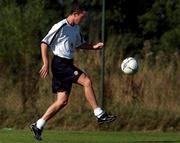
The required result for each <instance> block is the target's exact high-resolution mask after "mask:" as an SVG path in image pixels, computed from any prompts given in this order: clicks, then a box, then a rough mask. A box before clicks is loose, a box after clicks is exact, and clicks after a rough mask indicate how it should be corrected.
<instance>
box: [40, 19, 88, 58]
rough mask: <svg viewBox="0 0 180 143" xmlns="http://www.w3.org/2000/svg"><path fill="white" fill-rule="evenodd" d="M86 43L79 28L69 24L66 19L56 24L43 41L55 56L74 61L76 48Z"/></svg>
mask: <svg viewBox="0 0 180 143" xmlns="http://www.w3.org/2000/svg"><path fill="white" fill-rule="evenodd" d="M84 42H85V41H84V39H83V37H82V36H81V34H80V28H79V26H78V25H73V26H72V25H70V24H68V22H67V20H66V19H63V20H62V21H60V22H58V23H56V24H55V25H54V26H53V27H52V28H51V30H50V31H49V32H48V34H47V35H46V36H45V37H44V39H43V40H42V43H46V44H47V45H48V46H49V47H50V48H51V50H52V52H53V54H54V55H56V56H59V57H62V58H67V59H72V58H73V55H74V50H75V48H77V47H79V46H80V45H81V44H83V43H84Z"/></svg>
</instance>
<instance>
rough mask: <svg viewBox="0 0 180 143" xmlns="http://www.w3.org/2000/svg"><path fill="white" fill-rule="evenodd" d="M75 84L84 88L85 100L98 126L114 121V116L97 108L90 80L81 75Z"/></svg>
mask: <svg viewBox="0 0 180 143" xmlns="http://www.w3.org/2000/svg"><path fill="white" fill-rule="evenodd" d="M77 83H78V84H80V85H82V86H83V87H84V92H85V96H86V99H87V100H88V102H89V104H90V105H91V107H92V109H93V110H94V115H95V116H96V117H97V122H98V124H101V123H105V122H111V121H114V120H115V118H116V117H115V116H110V115H108V114H107V113H106V112H104V111H103V110H102V109H101V108H100V107H99V106H98V104H97V100H96V97H95V94H94V90H93V86H92V82H91V80H90V78H89V77H88V76H87V75H85V74H84V73H83V74H81V76H80V77H79V78H78V80H77Z"/></svg>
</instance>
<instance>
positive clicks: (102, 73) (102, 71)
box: [100, 0, 105, 108]
mask: <svg viewBox="0 0 180 143" xmlns="http://www.w3.org/2000/svg"><path fill="white" fill-rule="evenodd" d="M104 26H105V0H102V24H101V40H102V42H103V43H104ZM104 51H105V49H104V48H103V49H101V51H100V64H101V65H100V68H101V69H100V70H101V75H100V105H101V107H102V108H103V104H104Z"/></svg>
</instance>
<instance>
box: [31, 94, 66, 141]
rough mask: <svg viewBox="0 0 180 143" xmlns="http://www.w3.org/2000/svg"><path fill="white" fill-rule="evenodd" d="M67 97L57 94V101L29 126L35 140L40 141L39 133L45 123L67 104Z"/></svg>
mask: <svg viewBox="0 0 180 143" xmlns="http://www.w3.org/2000/svg"><path fill="white" fill-rule="evenodd" d="M68 97H69V95H68V94H67V92H58V93H57V100H56V101H55V102H54V103H53V104H52V105H51V106H49V108H48V109H47V111H46V112H45V114H44V115H43V116H42V117H41V118H40V119H39V120H38V121H37V122H36V123H34V124H32V125H31V129H32V130H33V132H34V134H35V138H36V139H37V140H41V139H42V138H41V133H42V130H43V127H44V125H45V123H46V122H47V121H48V120H49V119H51V118H52V117H53V116H54V115H55V114H56V113H57V112H58V111H59V110H61V109H62V108H63V107H64V106H66V105H67V103H68Z"/></svg>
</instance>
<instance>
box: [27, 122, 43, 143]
mask: <svg viewBox="0 0 180 143" xmlns="http://www.w3.org/2000/svg"><path fill="white" fill-rule="evenodd" d="M30 128H31V130H32V131H33V132H34V137H35V139H37V140H42V138H41V134H42V130H40V129H38V128H37V126H36V123H33V124H32V125H31V126H30Z"/></svg>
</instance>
